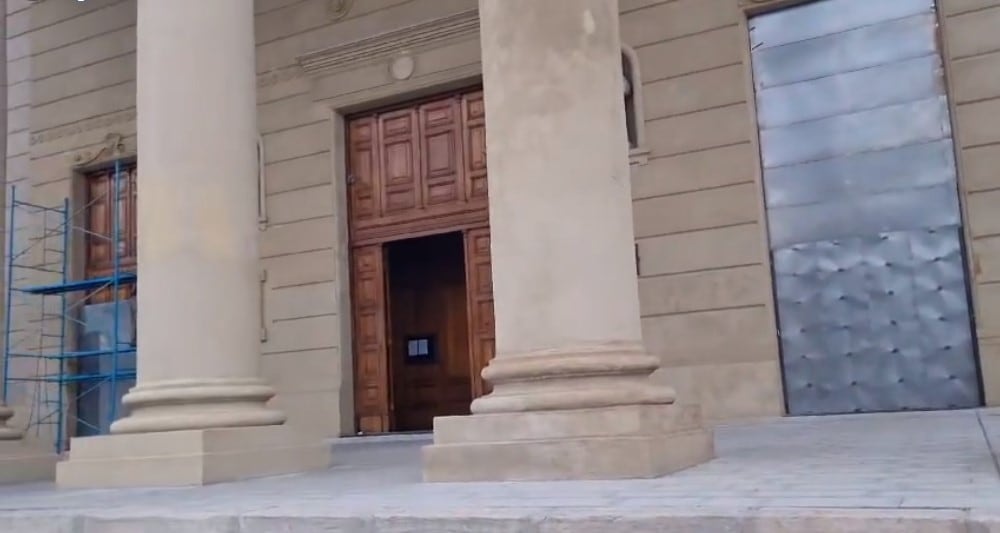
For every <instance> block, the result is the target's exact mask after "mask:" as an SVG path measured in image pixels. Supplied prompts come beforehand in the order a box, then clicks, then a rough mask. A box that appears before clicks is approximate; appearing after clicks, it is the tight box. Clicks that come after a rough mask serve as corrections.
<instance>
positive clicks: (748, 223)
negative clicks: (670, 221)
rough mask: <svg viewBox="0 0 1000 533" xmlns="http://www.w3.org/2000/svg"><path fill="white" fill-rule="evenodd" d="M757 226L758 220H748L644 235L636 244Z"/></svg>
mask: <svg viewBox="0 0 1000 533" xmlns="http://www.w3.org/2000/svg"><path fill="white" fill-rule="evenodd" d="M755 224H757V221H756V220H748V221H745V222H734V223H732V224H719V225H715V226H709V227H704V228H696V229H686V230H682V231H670V232H667V233H656V234H652V235H643V236H642V237H639V238H637V239H636V242H639V241H642V240H645V239H658V238H661V237H670V236H673V235H684V234H687V233H698V232H702V231H712V230H716V229H726V228H738V227H740V226H753V225H755Z"/></svg>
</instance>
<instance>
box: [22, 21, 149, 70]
mask: <svg viewBox="0 0 1000 533" xmlns="http://www.w3.org/2000/svg"><path fill="white" fill-rule="evenodd" d="M135 27H136V24H135V23H131V24H126V25H124V26H120V27H117V28H108V29H106V30H104V31H103V32H101V33H99V34H97V35H91V36H89V37H84V38H83V39H79V40H76V41H73V42H71V43H66V44H62V45H59V46H56V47H53V48H48V49H46V50H41V51H32V53H31V54H29V55H26V56H19V57H12V58H9V59H8V63H10V62H11V61H14V60H16V59H23V58H26V57H30V58H31V59H32V63H35V58H37V57H38V56H42V55H45V54H49V53H52V52H56V51H59V50H63V49H66V48H70V47H73V46H76V45H78V44H80V43H85V42H87V41H90V40H92V39H99V38H101V37H104V36H106V35H109V34H111V33H114V32H116V31H122V30H127V29H129V28H135Z"/></svg>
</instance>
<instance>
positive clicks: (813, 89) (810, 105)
mask: <svg viewBox="0 0 1000 533" xmlns="http://www.w3.org/2000/svg"><path fill="white" fill-rule="evenodd" d="M941 72H942V65H941V60H940V58H939V57H938V56H936V55H929V56H924V57H918V58H915V59H908V60H905V61H900V62H896V63H889V64H886V65H879V66H876V67H872V68H867V69H864V70H858V71H851V72H845V73H843V74H835V75H832V76H827V77H823V78H818V79H815V80H808V81H803V82H801V83H792V84H789V85H779V86H777V87H772V88H770V89H764V90H761V91H759V93H758V95H759V98H760V106H758V108H757V121H758V123H759V124H760V127H761V128H766V129H771V128H775V127H778V126H785V125H788V124H793V123H796V122H803V121H807V120H815V119H818V118H823V117H829V116H833V115H840V114H844V113H853V112H856V111H864V110H867V109H874V108H878V107H883V106H886V105H892V104H900V103H905V102H912V101H914V100H924V99H927V98H933V97H934V96H937V95H940V94H942V93H943V92H944V90H943V87H942V86H941V84H942V83H943V81H944V80H943V78H942V77H941Z"/></svg>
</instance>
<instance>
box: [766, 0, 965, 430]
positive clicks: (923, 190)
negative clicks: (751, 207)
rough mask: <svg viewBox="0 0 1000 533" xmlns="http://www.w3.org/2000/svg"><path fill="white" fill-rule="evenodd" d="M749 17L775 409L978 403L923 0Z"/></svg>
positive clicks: (944, 126) (931, 15)
mask: <svg viewBox="0 0 1000 533" xmlns="http://www.w3.org/2000/svg"><path fill="white" fill-rule="evenodd" d="M750 28H751V29H750V35H751V43H750V44H751V46H752V63H753V75H754V86H755V90H756V100H757V120H758V128H759V133H760V148H761V156H762V160H763V165H764V174H763V175H764V189H765V196H766V202H767V219H768V232H769V236H770V247H771V254H772V263H773V269H774V281H775V293H776V295H775V296H776V301H777V312H778V322H779V333H780V341H781V342H780V344H781V351H782V366H783V374H784V381H785V396H786V401H787V404H788V409H789V412H790V413H791V414H822V413H846V412H870V411H896V410H907V409H940V408H958V407H971V406H977V405H980V402H981V399H980V395H981V392H980V386H979V375H978V368H977V365H976V355H975V343H974V340H973V334H972V327H971V320H970V307H969V300H968V285H967V279H966V272H967V271H966V266H965V261H964V253H963V247H962V220H961V214H960V209H959V201H958V192H957V186H956V170H955V169H956V167H955V159H954V150H953V146H952V138H951V126H950V119H949V111H948V102H947V95H946V90H945V84H944V76H943V67H942V63H941V59H940V53H939V50H938V48H937V38H936V33H937V16H936V13H935V7H934V5H933V1H932V0H879V1H873V0H819V1H816V2H811V3H807V4H804V5H801V6H798V7H793V8H789V9H784V10H781V11H777V12H774V13H769V14H764V15H761V16H757V17H754V18H753V19H751V21H750Z"/></svg>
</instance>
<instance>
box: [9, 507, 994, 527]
mask: <svg viewBox="0 0 1000 533" xmlns="http://www.w3.org/2000/svg"><path fill="white" fill-rule="evenodd" d="M997 525H998V523H997V522H995V521H993V520H992V519H990V518H986V519H983V518H980V517H977V516H976V513H975V512H973V513H969V512H967V511H960V510H951V509H947V510H946V509H939V510H900V509H814V508H805V509H780V508H773V509H772V508H768V509H740V508H737V509H725V508H718V509H716V508H711V507H708V508H701V509H672V508H666V509H664V510H662V511H658V512H649V511H646V512H638V513H635V512H631V511H628V510H617V511H616V510H613V509H606V510H604V511H603V512H593V511H582V512H581V511H579V510H577V511H571V510H567V509H552V510H551V512H546V513H541V512H539V511H535V512H519V511H515V510H512V511H511V512H508V513H497V514H491V513H483V512H475V511H470V512H469V513H467V514H466V515H464V516H459V515H454V514H439V513H434V512H428V513H415V514H405V513H399V514H388V515H378V516H362V515H358V516H343V515H341V516H337V515H329V516H323V515H319V516H317V515H310V516H302V515H294V514H280V513H273V514H272V513H267V512H250V513H246V514H243V513H241V514H236V513H233V514H231V515H214V516H206V515H200V516H195V515H191V516H185V514H184V512H183V511H181V512H180V513H179V516H178V515H167V514H166V513H161V514H149V513H145V514H144V515H142V516H127V515H126V516H123V515H121V514H120V513H115V512H110V511H108V512H103V513H93V514H72V513H66V514H63V515H55V514H52V515H47V514H46V515H41V514H39V513H23V514H22V513H8V514H5V515H3V516H0V531H4V532H5V533H56V532H58V533H66V532H71V531H72V532H76V531H87V532H89V531H142V532H143V533H176V532H178V531H190V532H196V531H205V532H209V531H213V532H214V531H219V532H227V533H237V532H239V533H270V532H274V531H345V532H347V531H352V532H353V531H357V532H372V531H378V532H380V533H402V532H424V531H426V532H435V533H436V532H443V531H448V532H452V531H454V532H458V531H461V532H468V533H479V532H496V531H511V532H513V531H516V532H518V533H645V532H654V531H656V532H660V531H678V532H680V531H697V532H699V533H724V532H725V533H731V532H737V531H746V532H760V533H766V532H799V531H803V532H805V531H808V532H809V533H868V532H872V531H877V532H879V533H967V532H970V531H971V532H977V533H978V532H982V533H988V532H990V531H996V529H993V528H995V527H997Z"/></svg>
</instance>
